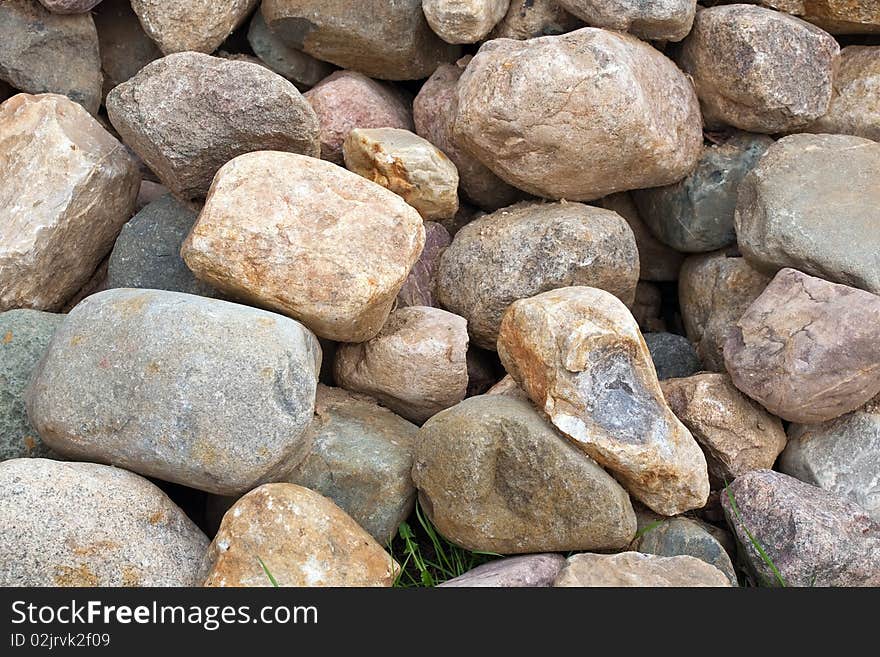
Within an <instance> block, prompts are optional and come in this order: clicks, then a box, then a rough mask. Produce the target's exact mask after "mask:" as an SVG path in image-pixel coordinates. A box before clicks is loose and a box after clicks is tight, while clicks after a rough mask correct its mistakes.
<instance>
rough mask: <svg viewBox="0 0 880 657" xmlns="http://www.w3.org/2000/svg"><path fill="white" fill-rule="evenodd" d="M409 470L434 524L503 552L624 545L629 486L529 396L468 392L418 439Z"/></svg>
mask: <svg viewBox="0 0 880 657" xmlns="http://www.w3.org/2000/svg"><path fill="white" fill-rule="evenodd" d="M413 480H414V481H415V484H416V487H418V489H419V503H420V505H421V507H422V508H423V509H424V510H425V512H426V513H427V514H428V516H429V518H430V519H431V521H432V522H433V523H434V525H435V526H436V527H437V530H438V531H439V532H440V533H441V534H443V536H445V537H446V538H448V539H449V540H451V541H453V542H455V543H457V544H458V545H461V546H462V547H465V548H467V549H469V550H483V551H489V552H498V553H501V554H515V553H528V552H543V551H548V552H557V551H558V552H562V551H567V550H592V549H597V550H605V549H616V548H622V547H625V546H626V545H627V544H628V543H629V541H630V540H632V538H633V536H634V535H635V532H636V519H635V514H634V513H633V510H632V505H631V504H630V501H629V496H628V495H627V494H626V491H624V490H623V488H621V487H620V485H619V484H618V483H617V482H616V481H615V480H614V479H613V478H612V477H611V475H609V474H607V473H606V472H605V471H604V470H602V468H600V467H599V466H598V465H597V464H596V463H595V462H594V461H593V460H592V459H591V458H590V457H588V456H587V455H586V454H584V453H583V452H581V451H580V450H578V449H577V447H575V446H574V445H572V444H571V443H570V442H569V441H568V440H566V438H565V437H564V436H562V435H561V434H559V433H558V432H556V431H555V430H554V429H553V427H551V426H550V425H549V424H548V423H547V422H546V421H545V420H544V419H543V418H542V417H541V416H540V414H539V413H538V412H537V411H536V410H535V409H534V408H533V407H532V405H531V404H529V403H528V402H526V401H523V400H519V399H512V398H509V397H506V396H503V395H487V396H481V397H471V398H470V399H467V400H465V401H463V402H462V403H460V404H458V405H457V406H455V407H454V408H450V409H449V410H446V411H443V412H442V413H439V414H437V415H436V416H435V417H433V418H431V419H430V420H429V421H428V422H427V423H425V426H424V427H422V429H421V431H419V433H418V435H417V436H416V439H415V460H414V465H413Z"/></svg>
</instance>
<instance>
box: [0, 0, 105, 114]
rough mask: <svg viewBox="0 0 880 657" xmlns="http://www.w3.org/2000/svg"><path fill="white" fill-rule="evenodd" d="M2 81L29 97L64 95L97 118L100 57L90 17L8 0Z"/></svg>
mask: <svg viewBox="0 0 880 657" xmlns="http://www.w3.org/2000/svg"><path fill="white" fill-rule="evenodd" d="M0 79H2V80H5V81H6V82H8V83H9V84H11V85H12V86H13V87H15V88H16V89H19V90H21V91H25V92H27V93H32V94H40V93H45V92H49V93H57V94H62V95H64V96H67V97H69V98H70V99H71V100H73V101H75V102H77V103H79V104H80V105H82V106H83V107H85V108H86V109H87V110H88V111H89V112H91V113H92V114H97V113H98V108H99V107H100V105H101V81H102V80H101V57H100V55H99V54H98V33H97V32H96V31H95V22H94V21H93V20H92V17H91V15H90V14H77V15H71V16H65V15H62V14H53V13H51V12H49V11H48V10H47V9H46V8H45V7H43V6H42V5H41V4H40V3H39V2H37V0H4V2H2V3H0Z"/></svg>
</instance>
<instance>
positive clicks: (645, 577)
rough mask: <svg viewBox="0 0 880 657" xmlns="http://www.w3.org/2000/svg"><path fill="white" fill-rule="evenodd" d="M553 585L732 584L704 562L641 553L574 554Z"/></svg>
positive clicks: (680, 585) (682, 556)
mask: <svg viewBox="0 0 880 657" xmlns="http://www.w3.org/2000/svg"><path fill="white" fill-rule="evenodd" d="M553 586H575V587H577V586H613V587H618V586H638V587H642V586H651V587H654V586H673V587H692V586H701V587H702V586H731V584H730V580H728V579H727V575H725V574H724V573H723V572H721V571H720V570H718V569H717V568H716V567H715V566H710V565H709V564H708V563H706V562H705V561H702V560H700V559H697V558H695V557H690V556H686V555H680V556H676V557H659V556H656V555H653V554H642V553H641V552H621V553H620V554H575V555H574V556H571V557H569V558H568V563H567V564H566V566H565V568H563V569H562V572H561V573H559V576H558V577H557V578H556V581H555V582H554V584H553Z"/></svg>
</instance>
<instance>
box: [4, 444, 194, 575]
mask: <svg viewBox="0 0 880 657" xmlns="http://www.w3.org/2000/svg"><path fill="white" fill-rule="evenodd" d="M0 524H2V526H3V527H5V528H7V530H8V531H6V532H5V535H4V539H3V541H0V562H2V563H3V568H2V570H0V585H2V586H197V585H198V584H199V579H198V577H199V573H198V568H199V562H200V560H201V558H202V555H203V554H204V553H205V549H206V548H207V546H208V539H207V538H206V537H205V535H204V534H203V533H202V532H201V530H199V529H198V528H197V527H196V526H195V525H194V524H193V523H192V521H191V520H190V519H189V518H187V517H186V515H185V514H184V513H183V511H181V510H180V509H179V508H178V507H177V506H176V505H175V504H174V503H173V502H172V501H171V500H170V499H168V497H167V496H166V495H165V493H163V492H162V491H161V490H159V489H158V488H157V487H156V486H154V485H153V484H151V483H150V482H149V481H147V480H146V479H144V478H143V477H139V476H137V475H136V474H133V473H131V472H126V471H125V470H120V469H117V468H110V467H107V466H105V465H97V464H95V463H62V462H60V461H51V460H48V459H14V460H11V461H5V462H3V463H0ZM12 528H14V530H13V529H12Z"/></svg>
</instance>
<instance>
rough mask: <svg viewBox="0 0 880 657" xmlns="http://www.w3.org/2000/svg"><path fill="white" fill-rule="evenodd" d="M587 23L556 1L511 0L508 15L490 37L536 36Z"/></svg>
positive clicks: (558, 32) (562, 32) (569, 29)
mask: <svg viewBox="0 0 880 657" xmlns="http://www.w3.org/2000/svg"><path fill="white" fill-rule="evenodd" d="M583 25H584V24H583V23H582V22H581V21H580V20H579V19H578V18H576V17H575V16H572V15H571V14H569V13H568V12H567V11H565V10H564V9H563V8H562V7H560V6H559V5H558V4H557V3H556V0H511V2H510V7H509V8H508V10H507V14H505V15H504V18H502V19H501V21H499V23H498V24H497V25H496V26H495V29H494V30H492V32H491V34H489V38H490V39H534V38H535V37H540V36H550V35H552V34H564V33H566V32H571V31H572V30H576V29H577V28H579V27H583Z"/></svg>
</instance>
